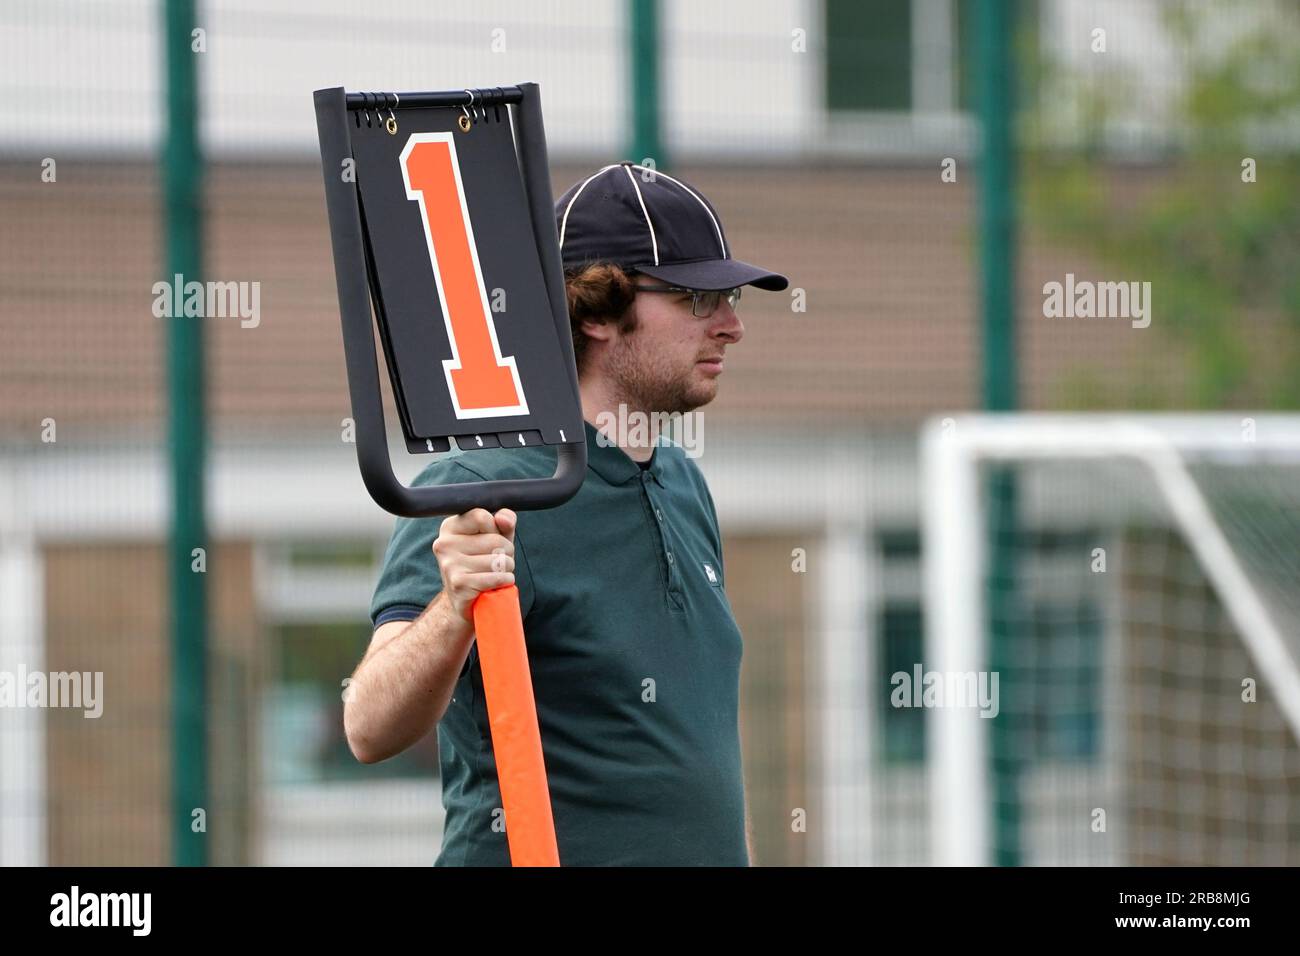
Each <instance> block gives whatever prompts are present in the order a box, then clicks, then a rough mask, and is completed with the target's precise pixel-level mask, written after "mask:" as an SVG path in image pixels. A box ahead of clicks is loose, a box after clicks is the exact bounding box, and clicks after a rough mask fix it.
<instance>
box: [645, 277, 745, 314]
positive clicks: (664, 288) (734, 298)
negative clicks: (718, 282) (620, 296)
mask: <svg viewBox="0 0 1300 956" xmlns="http://www.w3.org/2000/svg"><path fill="white" fill-rule="evenodd" d="M635 288H636V289H637V290H638V291H639V292H679V293H681V294H682V295H689V296H690V297H691V315H693V316H695V317H696V318H697V319H707V318H708V317H709V316H711V315H712V314H713V313H714V312H717V311H718V306H719V305H720V304H721V302H722V299H723V297H724V296H725V297H726V299H727V305H729V306H731V308H733V309H734V308H735V307H736V305H737V304H738V303H739V302H740V289H738V288H736V289H725V290H723V291H721V292H717V291H709V292H705V291H701V290H699V289H684V288H682V287H681V286H676V285H639V286H635Z"/></svg>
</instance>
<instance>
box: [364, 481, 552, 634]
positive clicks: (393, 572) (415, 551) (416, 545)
mask: <svg viewBox="0 0 1300 956" xmlns="http://www.w3.org/2000/svg"><path fill="white" fill-rule="evenodd" d="M479 480H481V479H480V478H479V476H478V475H476V474H474V473H473V472H471V471H470V470H469V469H467V468H465V467H464V466H463V465H461V464H460V463H459V462H457V461H456V460H455V459H454V458H449V459H443V460H441V461H436V462H434V463H433V464H431V465H430V466H429V467H428V468H426V469H424V471H422V472H421V473H420V475H419V476H418V477H417V478H416V479H415V480H414V481H413V482H412V483H411V484H412V487H422V486H428V485H440V484H441V485H447V484H456V483H459V482H473V481H479ZM520 517H521V519H522V514H521V515H520ZM444 520H445V519H444V517H442V516H439V517H436V518H398V519H397V521H396V523H395V524H394V526H393V535H392V537H391V538H390V539H389V542H388V549H387V551H386V552H385V553H384V561H383V565H382V566H381V567H380V570H379V581H378V583H377V584H376V585H375V592H374V596H373V597H372V598H371V601H370V621H371V623H372V624H373V625H374V626H375V627H379V625H381V624H387V623H388V622H390V621H414V620H415V619H416V618H417V617H419V616H420V615H421V614H423V613H424V609H425V608H426V607H428V606H429V604H430V602H432V601H433V599H434V598H436V597H437V596H438V594H439V592H440V591H442V587H443V584H442V573H441V572H440V571H439V570H438V559H437V557H436V556H435V555H434V553H433V542H434V540H435V539H436V538H437V537H438V532H439V531H440V530H441V529H442V522H443V521H444ZM522 550H523V542H522V540H521V535H520V528H519V527H518V526H516V527H515V585H516V586H517V587H518V588H519V603H520V610H521V612H522V613H527V610H528V609H529V608H531V607H532V601H533V582H532V579H531V575H529V574H528V564H527V562H526V560H524V558H523V555H522Z"/></svg>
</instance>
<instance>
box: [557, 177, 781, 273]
mask: <svg viewBox="0 0 1300 956" xmlns="http://www.w3.org/2000/svg"><path fill="white" fill-rule="evenodd" d="M555 223H556V226H557V227H558V229H559V231H560V256H561V258H562V259H563V260H564V268H566V269H572V268H580V267H582V266H584V265H587V264H589V263H593V262H612V263H614V264H615V265H617V266H620V267H621V268H622V269H623V270H624V271H627V272H641V273H644V274H645V275H648V276H651V277H652V278H655V279H659V280H661V281H663V282H667V283H668V284H669V285H676V286H682V287H683V288H687V289H701V290H705V291H709V290H721V289H734V288H736V287H737V286H743V285H752V286H757V287H758V288H760V289H767V290H770V291H772V292H780V291H781V290H782V289H784V288H786V287H787V286H788V285H789V284H790V282H789V280H788V279H786V277H785V276H783V275H781V274H780V273H777V272H769V271H768V270H767V269H763V268H761V267H759V266H755V265H751V264H750V263H748V262H741V261H740V260H739V259H733V258H731V250H730V248H729V247H728V246H727V237H726V233H724V232H723V231H722V220H721V219H720V218H719V217H718V213H717V210H715V209H714V208H713V206H712V205H711V204H710V203H709V201H708V200H707V199H705V198H704V197H703V196H702V195H700V192H699V190H696V189H693V188H692V187H691V186H689V185H688V184H686V183H684V182H682V181H681V180H680V179H677V178H675V177H673V176H669V175H668V174H667V173H663V172H660V171H659V170H656V169H650V168H648V167H646V166H638V165H637V164H636V163H631V162H626V161H625V162H621V163H614V164H612V165H610V166H606V167H604V168H603V169H601V170H599V171H598V172H597V173H596V174H595V175H593V176H588V177H587V178H586V179H584V180H582V181H581V182H579V183H575V184H574V185H573V186H571V187H570V188H569V189H568V191H567V192H565V194H564V195H563V196H561V197H560V198H559V200H558V201H557V202H556V204H555Z"/></svg>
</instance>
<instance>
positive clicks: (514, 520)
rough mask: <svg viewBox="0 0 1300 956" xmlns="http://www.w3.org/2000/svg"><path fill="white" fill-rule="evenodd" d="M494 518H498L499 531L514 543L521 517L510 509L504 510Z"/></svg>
mask: <svg viewBox="0 0 1300 956" xmlns="http://www.w3.org/2000/svg"><path fill="white" fill-rule="evenodd" d="M494 517H495V518H496V528H497V531H499V532H500V533H501V534H503V535H505V536H506V537H507V538H509V539H510V540H511V541H513V540H514V539H515V526H516V525H518V523H519V516H518V515H517V514H515V513H514V512H513V511H511V510H510V509H509V508H502V509H501V510H500V511H498V512H497V513H496V514H495V515H494Z"/></svg>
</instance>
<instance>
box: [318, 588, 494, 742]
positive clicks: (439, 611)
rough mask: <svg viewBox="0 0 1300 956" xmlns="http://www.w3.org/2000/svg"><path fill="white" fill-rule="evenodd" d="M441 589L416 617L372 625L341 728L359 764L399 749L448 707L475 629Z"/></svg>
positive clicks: (430, 724)
mask: <svg viewBox="0 0 1300 956" xmlns="http://www.w3.org/2000/svg"><path fill="white" fill-rule="evenodd" d="M445 593H446V592H439V594H438V596H437V597H436V598H434V599H433V600H432V601H431V602H430V603H429V606H428V607H427V608H425V609H424V613H423V614H421V615H420V616H419V617H418V618H417V619H416V620H414V621H389V622H388V623H387V624H381V625H380V626H379V627H378V628H376V629H375V633H374V635H373V636H372V637H371V639H370V647H369V649H368V650H367V651H366V656H365V657H364V658H362V660H361V663H360V664H359V665H358V666H357V669H356V671H355V672H354V673H353V675H352V683H351V684H350V685H349V687H348V695H347V702H346V703H345V704H344V705H343V728H344V732H345V733H346V734H347V738H348V746H349V747H351V748H352V753H353V754H354V755H355V756H356V758H357V759H358V760H360V761H361V762H362V763H377V762H378V761H380V760H386V759H387V758H389V757H391V756H393V755H394V754H398V753H401V752H402V751H403V750H405V749H406V748H407V747H409V746H411V745H412V744H414V743H415V742H416V741H418V740H419V739H420V738H422V737H423V736H424V735H425V734H427V733H428V732H429V731H430V730H431V729H432V728H433V726H434V725H435V724H436V723H437V722H438V721H439V720H441V719H442V715H443V714H444V713H446V711H447V704H448V703H449V702H450V700H451V694H452V689H453V688H454V687H455V686H456V678H457V676H458V675H459V674H460V670H461V668H462V667H464V666H465V658H466V657H467V656H468V655H469V648H470V645H471V644H472V643H473V640H474V628H473V626H472V625H470V624H469V623H468V622H466V621H465V620H463V619H458V618H457V616H456V615H455V614H454V613H453V612H451V611H450V609H449V608H448V605H447V600H446V598H445V596H444V595H445Z"/></svg>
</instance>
